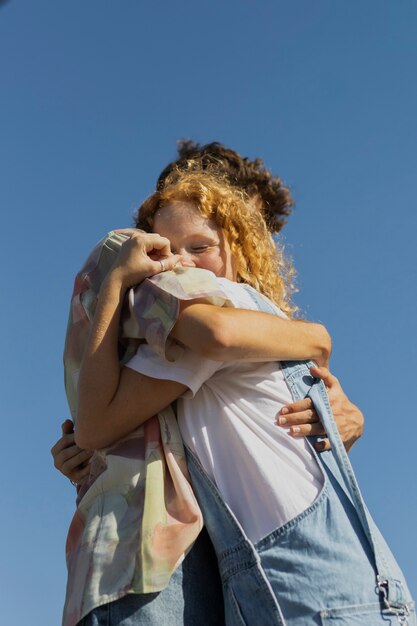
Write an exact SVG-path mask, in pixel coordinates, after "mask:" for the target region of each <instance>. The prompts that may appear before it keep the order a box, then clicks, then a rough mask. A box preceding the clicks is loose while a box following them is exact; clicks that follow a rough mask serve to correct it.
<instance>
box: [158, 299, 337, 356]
mask: <svg viewBox="0 0 417 626" xmlns="http://www.w3.org/2000/svg"><path fill="white" fill-rule="evenodd" d="M170 336H171V337H173V338H174V339H176V340H177V341H179V342H180V343H182V344H184V345H185V346H187V347H188V348H191V349H192V350H194V351H195V352H197V354H200V355H201V356H204V357H206V358H208V359H212V360H213V361H277V360H290V361H297V360H301V359H313V360H315V361H316V362H317V364H319V365H323V366H327V365H328V360H329V358H330V352H331V339H330V335H329V333H328V332H327V330H326V329H325V327H324V326H322V325H321V324H314V323H311V322H304V321H301V320H288V319H285V318H281V317H278V316H277V315H273V314H270V313H262V312H260V311H251V310H246V309H233V308H226V307H215V306H213V305H211V304H202V303H191V304H188V303H186V304H185V305H183V307H182V310H181V313H180V316H179V318H178V321H177V323H176V324H175V326H174V328H173V330H172V331H171V335H170Z"/></svg>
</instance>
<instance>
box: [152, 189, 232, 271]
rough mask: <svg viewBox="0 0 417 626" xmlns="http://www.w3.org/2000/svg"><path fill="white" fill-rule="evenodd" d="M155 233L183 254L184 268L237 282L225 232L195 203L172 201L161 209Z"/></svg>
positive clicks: (175, 252)
mask: <svg viewBox="0 0 417 626" xmlns="http://www.w3.org/2000/svg"><path fill="white" fill-rule="evenodd" d="M153 230H154V232H155V233H158V234H159V235H161V237H167V239H169V240H170V242H171V250H172V252H173V253H174V254H181V255H182V257H183V258H184V265H188V266H190V267H199V268H201V269H205V270H211V271H212V272H213V273H214V274H216V276H221V277H224V278H229V279H230V280H236V270H235V266H234V262H233V258H232V253H231V250H230V246H229V244H228V242H227V240H226V237H225V236H224V233H223V231H222V229H221V228H220V227H219V226H217V225H216V224H215V223H214V222H213V220H209V219H207V218H206V217H204V216H202V215H201V214H200V213H199V212H198V210H197V209H196V208H194V206H193V205H192V204H191V203H187V202H180V201H178V202H172V203H171V204H169V205H167V206H165V207H163V208H162V209H160V210H159V211H158V212H157V213H156V214H155V218H154V224H153Z"/></svg>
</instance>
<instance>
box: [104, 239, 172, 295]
mask: <svg viewBox="0 0 417 626" xmlns="http://www.w3.org/2000/svg"><path fill="white" fill-rule="evenodd" d="M117 232H118V233H122V234H125V235H129V239H127V240H126V241H125V242H124V243H123V244H122V246H121V248H120V251H119V254H118V257H117V259H116V262H115V264H114V266H113V269H112V271H111V274H112V276H113V278H114V277H116V276H117V277H118V279H119V280H120V283H121V285H122V287H124V288H125V289H128V288H130V287H133V286H135V285H138V284H139V283H141V282H142V281H143V280H144V279H145V278H148V277H149V276H153V275H154V274H159V273H160V272H164V271H168V270H171V269H173V268H174V267H175V266H176V265H177V264H178V263H179V262H180V261H181V256H180V255H178V254H172V252H171V244H170V242H169V239H167V238H166V237H161V236H160V235H157V234H155V233H144V232H143V231H140V230H137V229H136V228H125V229H123V230H118V231H117Z"/></svg>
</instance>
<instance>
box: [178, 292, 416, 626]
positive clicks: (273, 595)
mask: <svg viewBox="0 0 417 626" xmlns="http://www.w3.org/2000/svg"><path fill="white" fill-rule="evenodd" d="M250 293H251V295H252V297H253V298H254V299H255V298H256V302H257V305H258V308H259V309H260V310H263V311H266V312H274V311H273V310H272V309H271V308H269V305H268V303H267V302H266V301H265V300H264V299H263V298H262V297H260V296H259V297H256V295H255V294H254V293H253V291H252V290H251V291H250ZM311 365H312V364H311V363H310V364H309V363H300V362H296V363H289V362H288V363H281V367H282V369H283V372H284V376H285V379H286V381H287V384H288V386H289V388H290V391H291V393H292V396H293V398H294V400H300V399H302V398H304V397H306V396H309V397H310V398H311V399H312V400H313V403H314V406H315V408H316V411H317V413H318V414H319V416H320V419H321V421H322V423H323V426H324V428H325V430H326V432H327V435H328V437H329V439H330V441H331V445H332V450H331V451H328V452H324V453H322V454H321V455H317V454H316V452H315V450H314V449H313V448H312V450H313V453H314V454H315V456H316V458H317V462H318V464H319V466H320V468H321V470H322V473H323V488H322V490H321V492H320V494H319V496H318V497H317V498H316V500H315V501H314V502H313V503H312V504H311V505H310V507H308V508H307V509H306V510H305V511H303V512H302V513H301V514H300V515H298V516H297V517H296V518H294V519H292V520H290V521H289V522H287V523H286V524H284V526H282V527H280V528H278V529H276V530H275V531H273V532H272V533H270V534H269V535H268V536H266V537H264V538H263V539H261V540H260V541H259V542H258V543H257V544H255V545H254V544H253V543H252V542H251V541H250V540H249V539H248V538H247V537H246V535H245V533H244V531H243V530H242V528H241V526H240V524H239V522H238V521H237V520H236V518H235V517H234V515H233V513H232V512H231V511H230V509H229V508H228V507H227V505H226V504H225V503H224V502H223V500H222V498H221V496H220V494H219V492H218V490H217V487H216V486H215V485H214V483H213V482H212V481H211V479H210V478H209V477H208V476H207V475H206V473H205V472H204V470H203V468H202V466H201V464H200V463H199V461H198V460H197V459H196V457H195V456H194V455H193V454H192V453H191V452H190V451H189V450H187V460H188V469H189V471H190V475H191V478H192V483H193V488H194V490H195V493H196V496H197V498H198V501H199V504H200V506H201V508H202V511H203V515H204V520H205V525H206V528H207V530H208V532H209V535H210V537H211V540H212V543H213V545H214V549H215V551H216V554H217V558H218V563H219V569H220V575H221V579H222V584H223V592H224V602H225V616H226V624H227V626H243V625H245V626H274V625H277V626H308V625H310V624H311V625H313V624H315V625H321V626H377V625H379V624H381V625H382V624H384V625H386V626H389V625H391V624H392V625H394V624H406V625H408V626H416V616H415V611H414V604H413V602H412V600H411V596H410V593H409V591H408V589H407V586H406V583H405V580H404V576H403V574H402V572H401V570H400V568H399V567H398V565H397V563H396V561H395V559H394V557H393V556H392V554H391V552H390V550H389V548H388V547H387V545H386V543H385V541H384V539H383V538H382V536H381V534H380V532H379V531H378V529H377V527H376V525H375V523H374V522H373V520H372V518H371V517H370V515H369V513H368V511H367V509H366V507H365V504H364V502H363V499H362V496H361V494H360V491H359V488H358V485H357V482H356V478H355V476H354V473H353V470H352V467H351V465H350V461H349V459H348V457H347V454H346V452H345V449H344V446H343V443H342V442H341V440H340V437H339V434H338V431H337V427H336V426H335V423H334V420H333V417H332V414H331V410H330V405H329V402H328V398H327V394H326V391H325V387H324V385H323V383H322V381H320V380H317V379H314V378H313V377H312V376H311V374H310V371H309V366H311ZM244 462H245V460H244V459H242V463H244ZM231 471H239V468H238V467H236V468H231ZM283 478H284V479H285V477H279V479H280V480H282V479H283Z"/></svg>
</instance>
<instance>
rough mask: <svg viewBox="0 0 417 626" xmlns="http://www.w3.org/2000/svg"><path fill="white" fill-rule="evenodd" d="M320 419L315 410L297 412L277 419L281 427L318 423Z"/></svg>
mask: <svg viewBox="0 0 417 626" xmlns="http://www.w3.org/2000/svg"><path fill="white" fill-rule="evenodd" d="M318 421H319V418H318V415H317V413H316V412H315V411H314V409H306V410H304V411H302V410H301V411H298V410H296V411H295V412H294V413H285V414H284V415H279V416H278V417H277V424H279V426H295V425H298V424H312V423H314V422H318Z"/></svg>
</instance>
